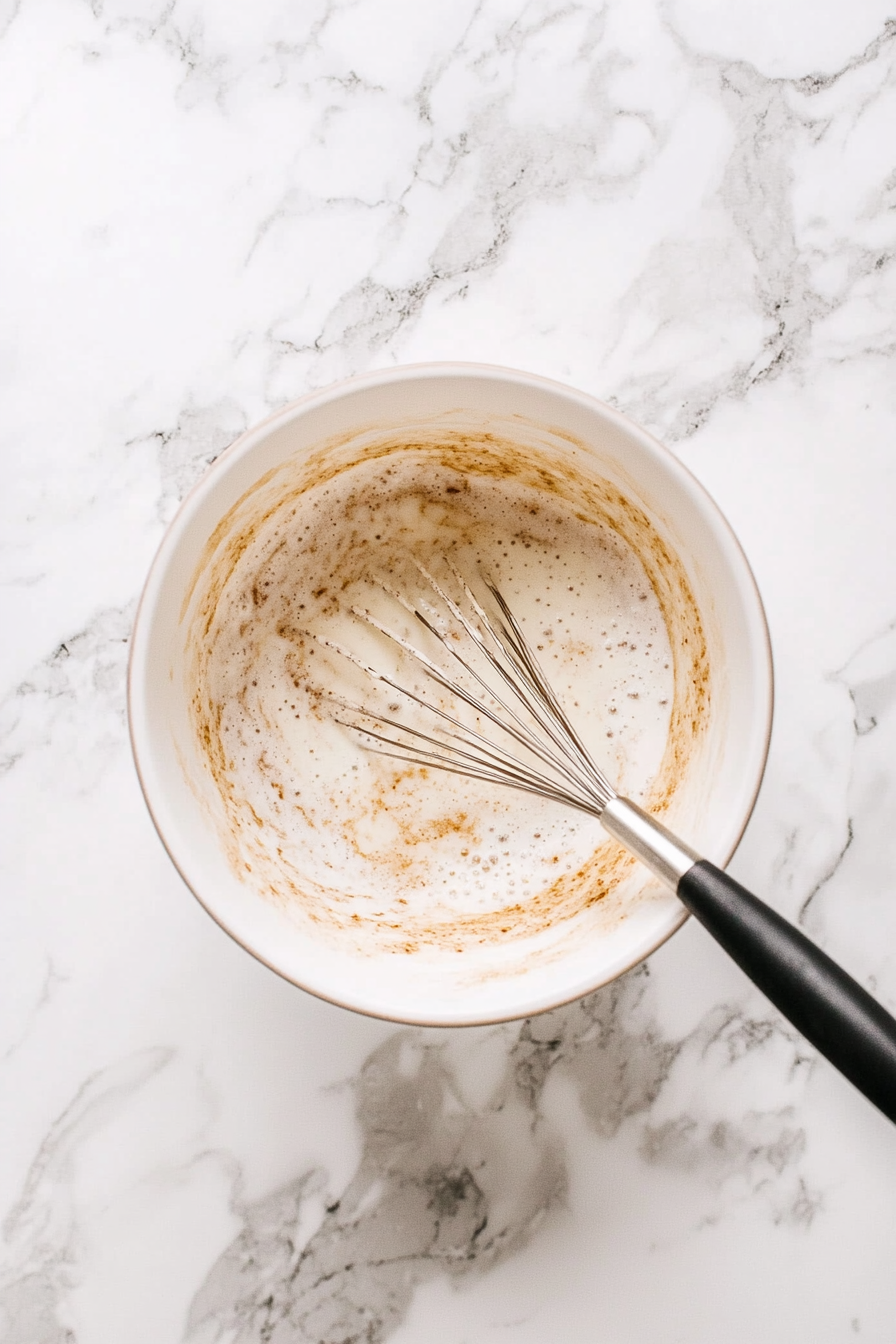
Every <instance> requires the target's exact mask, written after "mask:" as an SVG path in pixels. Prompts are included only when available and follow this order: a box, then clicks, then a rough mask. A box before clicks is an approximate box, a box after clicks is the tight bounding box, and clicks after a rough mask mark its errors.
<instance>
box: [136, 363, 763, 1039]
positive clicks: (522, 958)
mask: <svg viewBox="0 0 896 1344" xmlns="http://www.w3.org/2000/svg"><path fill="white" fill-rule="evenodd" d="M459 429H461V430H464V429H466V430H468V431H469V432H470V433H471V434H476V433H482V432H483V430H487V431H488V432H489V433H491V434H499V435H505V436H510V437H514V436H515V437H516V438H518V439H520V440H526V441H530V442H532V443H533V444H535V445H536V446H538V445H541V446H542V447H543V449H544V451H545V452H548V453H550V454H553V455H554V456H555V457H557V458H558V459H559V458H560V457H563V456H564V455H566V457H567V458H568V459H569V461H570V462H571V463H575V462H578V463H579V464H581V463H582V462H583V461H585V460H587V464H588V466H589V470H592V471H594V472H596V473H597V474H598V475H599V476H600V477H602V478H604V479H605V480H606V481H608V482H610V483H611V484H612V485H613V486H614V487H616V488H618V490H619V491H621V492H622V494H623V495H624V496H625V497H626V498H627V499H629V500H631V501H632V502H633V503H634V504H635V505H636V506H637V508H638V509H639V510H642V511H643V512H644V514H646V515H647V517H648V518H649V519H650V522H651V524H652V526H653V529H654V530H655V533H656V535H657V536H658V537H660V538H661V539H662V543H663V545H664V546H665V547H667V548H668V551H669V554H670V555H672V556H674V557H675V558H676V562H677V563H679V564H680V566H681V568H682V570H683V571H684V573H685V574H686V578H687V583H688V585H689V587H690V591H691V593H692V595H693V600H694V603H695V605H696V608H697V610H698V612H699V617H700V621H701V623H702V630H703V634H704V636H705V641H706V655H707V660H708V665H709V668H710V672H711V686H712V696H711V708H710V709H709V710H708V711H707V715H706V720H707V721H706V722H705V723H704V724H703V725H702V729H703V731H702V732H701V733H700V734H699V737H698V739H697V740H696V741H695V744H694V745H693V747H692V749H691V750H690V753H689V755H688V759H687V762H686V765H685V767H684V768H683V770H682V771H681V777H680V781H679V783H678V786H677V787H676V789H675V791H674V795H673V796H672V797H671V799H670V801H669V807H668V811H667V812H666V814H665V816H664V820H665V822H666V824H667V825H669V826H671V827H672V828H673V829H675V830H677V831H678V833H680V834H681V835H682V838H683V839H685V840H687V841H688V842H689V843H691V844H692V845H694V846H696V847H697V848H698V849H700V850H701V852H703V853H704V854H705V855H706V856H707V857H708V858H710V859H712V860H714V861H716V862H718V863H725V862H727V860H728V858H729V857H730V855H731V853H732V852H733V849H734V847H735V846H736V844H737V842H738V840H739V838H740V835H741V833H742V831H743V828H744V826H745V825H746V822H747V820H748V818H749V815H750V812H751V809H752V806H753V802H754V800H755V796H756V793H757V790H758V787H759V783H760V780H761V777H762V771H763V768H764V764H765V757H766V752H767V747H768V737H769V731H770V722H771V691H772V686H771V664H770V656H769V646H768V636H767V630H766V625H765V619H764V615H763V611H762V606H761V602H760V599H759V596H758V593H757V591H756V588H755V584H754V582H753V579H752V575H751V573H750V570H749V567H748V565H747V563H746V560H745V559H744V556H743V554H742V552H741V550H740V548H739V546H738V544H737V542H736V540H735V538H734V536H733V534H732V533H731V531H730V528H729V527H728V525H727V523H726V522H725V520H724V518H723V517H722V516H721V514H720V513H719V511H718V509H717V508H716V507H715V505H714V504H713V503H712V501H711V500H710V499H709V497H708V496H707V495H706V493H705V492H704V491H703V489H702V488H701V487H700V486H699V485H698V484H697V482H695V481H694V479H693V478H692V477H691V476H690V475H689V473H688V472H687V471H686V470H685V469H684V468H683V467H682V466H681V465H680V464H679V463H678V462H677V461H676V459H675V458H673V457H672V455H671V454H670V453H668V452H667V451H666V450H665V449H664V448H662V447H661V446H660V445H659V444H658V443H656V442H655V441H654V440H653V439H652V438H651V437H650V436H649V435H647V434H646V433H645V432H644V431H642V430H640V429H638V428H637V427H636V426H634V425H633V424H631V423H630V422H628V421H627V420H626V419H625V418H624V417H622V416H620V415H618V414H617V413H615V412H614V411H612V410H610V409H609V408H607V407H605V406H603V405H601V404H600V403H598V402H596V401H594V400H592V399H591V398H588V397H586V396H584V395H581V394H578V393H576V392H573V391H571V390H569V389H567V388H564V387H562V386H559V385H557V384H553V383H550V382H547V381H546V380H541V379H538V378H534V377H531V376H529V375H525V374H515V373H512V372H510V371H504V370H495V369H488V368H482V367H479V366H456V365H454V366H452V365H446V366H420V367H419V368H410V369H399V370H392V371H388V372H383V373H379V374H374V375H370V376H368V377H365V378H361V379H357V380H354V381H352V382H350V383H348V384H343V385H341V386H338V387H336V388H331V389H327V390H326V391H324V392H321V393H318V394H314V395H312V396H311V397H309V398H306V399H305V400H304V401H302V402H299V403H296V404H295V405H293V406H290V407H287V408H285V409H284V410H283V411H281V412H279V413H278V414H277V415H275V416H274V417H272V418H271V419H270V420H269V421H267V422H266V423H265V424H263V425H261V426H259V427H258V428H256V429H254V430H252V431H250V432H249V433H247V434H246V435H244V436H243V437H242V438H241V439H240V440H238V441H237V443H235V444H234V445H233V446H232V447H231V448H230V449H229V450H228V451H227V452H226V453H225V454H223V455H222V457H221V458H219V459H218V461H217V462H216V463H215V464H214V466H213V467H212V468H211V469H210V470H209V472H208V473H207V474H206V476H205V477H204V478H203V480H202V481H201V482H200V483H199V484H198V486H197V487H196V488H195V489H194V491H193V492H192V494H191V495H190V496H189V497H188V499H187V500H186V501H185V503H184V505H183V507H182V509H181V511H180V512H179V514H178V515H177V517H176V519H175V520H174V522H173V524H172V526H171V528H170V529H169V531H168V533H167V534H166V536H165V538H164V540H163V543H162V546H161V548H160V550H159V553H158V556H157V558H156V560H155V562H154V565H153V567H152V570H151V573H150V576H149V579H148V581H147V585H146V589H145V592H144V596H143V600H142V602H141V606H140V611H139V613H138V619H137V623H136V628H135V632H134V639H133V644H132V655H131V669H130V688H129V703H130V720H131V733H132V740H133V746H134V752H135V759H136V761H137V766H138V770H139V773H140V778H141V782H142V785H143V789H144V792H145V795H146V799H147V802H148V805H149V808H150V811H151V813H152V816H153V819H154V821H155V824H156V826H157V828H158V831H159V834H160V835H161V837H162V840H163V842H164V843H165V845H166V847H167V849H168V851H169V853H170V855H171V857H172V859H173V860H174V862H175V864H176V865H177V867H178V869H179V871H180V873H181V875H182V876H183V878H184V880H185V881H186V882H187V884H188V885H189V887H190V888H191V889H192V891H193V892H194V893H195V895H196V896H197V897H198V898H199V900H200V901H201V902H202V904H203V905H204V906H205V907H206V909H207V910H208V911H209V913H210V914H211V915H212V916H213V917H214V918H215V919H216V920H217V921H218V922H219V923H220V924H221V925H222V926H223V927H224V928H225V929H226V930H227V931H228V932H229V933H230V934H231V935H232V936H233V937H234V938H235V939H237V940H238V941H239V942H240V943H241V944H242V945H243V946H245V947H246V948H247V949H248V950H249V951H251V952H252V953H253V954H254V955H255V956H257V957H259V958H260V959H261V960H262V961H263V962H265V963H266V964H267V965H269V966H270V967H272V968H273V969H274V970H276V971H278V972H279V973H280V974H282V975H283V976H285V977H286V978H287V979H289V980H291V981H293V982H294V983H295V984H297V985H300V986H302V987H303V988H305V989H308V990H310V991H312V992H313V993H316V994H319V995H321V996H322V997H324V998H328V999H331V1000H333V1001H334V1002H338V1003H341V1004H343V1005H345V1006H348V1007H351V1008H354V1009H358V1010H360V1011H363V1012H367V1013H372V1014H375V1015H378V1016H383V1017H388V1018H392V1019H396V1020H401V1021H409V1022H423V1023H431V1024H444V1025H452V1024H463V1023H474V1022H486V1021H497V1020H501V1019H505V1018H513V1017H520V1016H524V1015H528V1014H530V1013H533V1012H538V1011H541V1010H543V1009H545V1008H549V1007H552V1006H554V1005H556V1004H559V1003H562V1002H565V1001H568V1000H570V999H572V998H575V997H577V996H579V995H581V994H584V993H586V992H588V991H589V990H591V989H593V988H596V987H597V986H599V985H601V984H603V983H606V982H607V981H608V980H610V979H612V978H613V977H615V976H616V975H618V974H620V973H621V972H622V971H624V970H626V969H628V968H629V967H631V966H632V965H634V964H635V963H636V962H637V961H639V960H640V959H642V958H643V957H644V956H646V955H647V954H648V953H650V952H651V951H652V950H654V949H655V948H656V947H657V946H658V945H659V944H660V943H661V942H662V941H663V940H664V939H665V938H666V937H668V936H669V934H670V933H672V932H673V931H674V930H675V929H676V928H677V927H678V926H679V924H680V923H681V922H682V920H683V918H684V913H683V909H682V907H681V905H680V903H679V902H678V900H677V898H676V897H675V896H674V895H672V894H671V893H666V892H663V891H661V890H660V889H659V888H658V887H657V885H656V884H655V883H653V882H652V881H651V880H650V879H649V877H648V876H647V875H646V873H644V872H642V871H641V870H638V871H637V874H636V875H635V876H633V877H630V878H629V879H628V880H627V882H626V883H623V885H622V886H621V887H620V889H619V890H618V892H617V893H616V895H615V897H614V898H613V899H612V900H607V901H605V902H599V903H597V905H596V906H592V907H590V909H589V910H588V911H586V912H583V913H582V915H581V916H579V917H577V919H576V920H575V921H572V922H571V924H570V926H569V927H563V928H557V929H553V930H551V931H549V932H548V933H546V934H542V935H539V937H538V938H537V939H530V940H528V942H527V940H525V939H523V940H521V939H514V940H511V942H509V943H508V944H507V945H506V946H490V947H488V948H486V949H484V950H483V951H482V953H481V954H480V953H475V952H474V953H472V954H467V955H464V956H462V957H457V956H456V955H455V956H450V955H445V954H435V953H433V954H432V955H422V956H420V955H417V956H414V955H410V956H408V955H405V956H400V955H396V954H394V953H389V954H376V955H364V956H359V955H358V954H357V952H356V951H355V950H353V949H352V948H351V947H348V946H342V945H341V944H340V942H339V940H338V939H333V938H330V937H324V936H317V934H316V932H315V929H314V928H313V926H310V925H309V924H308V922H307V920H304V919H303V918H302V917H301V913H300V912H297V911H296V910H294V909H293V910H291V909H290V908H289V906H288V904H287V905H286V906H284V904H283V903H282V902H276V901H272V900H269V899H266V898H265V896H264V895H263V894H260V893H259V891H258V890H257V889H256V887H255V886H254V885H253V879H252V877H251V875H247V874H245V873H243V874H242V876H240V875H239V865H238V864H236V863H234V862H233V861H232V859H231V858H229V857H228V845H227V843H226V842H225V835H224V832H225V830H226V826H227V824H228V823H227V820H226V817H225V815H224V813H223V812H222V807H221V799H220V795H219V793H218V791H217V789H216V786H215V784H214V782H213V780H212V779H211V776H210V774H209V771H208V768H207V765H206V761H205V758H204V756H203V753H202V752H201V751H200V750H199V749H198V744H197V740H196V730H195V723H194V720H193V719H192V718H191V713H190V697H191V685H190V668H191V666H192V662H191V655H192V652H193V650H192V647H191V643H192V641H193V639H194V638H195V634H194V633H193V632H194V631H195V625H194V622H195V616H196V609H197V602H199V601H200V600H201V598H202V594H203V591H204V589H203V584H204V579H205V576H206V575H207V573H208V571H209V566H210V565H211V564H212V562H213V561H214V560H215V558H216V557H218V558H220V556H221V555H222V554H224V553H225V552H226V549H227V547H228V545H229V544H232V542H233V538H234V535H235V534H236V532H237V531H238V528H239V526H240V518H241V516H242V515H241V510H243V511H244V510H245V508H246V501H247V500H249V501H253V500H254V501H256V502H257V500H258V499H259V498H261V497H262V496H263V494H264V491H265V490H268V491H274V492H276V490H277V489H279V488H280V484H279V483H280V482H281V481H282V480H283V479H284V473H289V472H292V471H294V470H295V469H297V468H299V467H302V468H303V469H304V467H303V464H304V465H305V466H307V464H308V463H309V462H312V461H314V460H320V458H321V455H322V453H323V454H324V455H325V456H326V455H329V458H330V459H335V458H338V457H339V454H340V453H342V454H345V455H347V456H346V460H348V458H350V457H351V455H352V453H354V452H356V450H357V446H358V444H359V443H369V442H373V441H375V440H378V439H379V440H382V439H383V436H392V437H393V438H394V439H396V441H397V440H398V439H400V438H401V436H402V435H404V436H409V437H413V436H414V435H417V436H419V435H421V434H423V433H427V434H433V433H435V434H438V433H440V432H443V431H444V432H445V433H449V432H450V433H455V434H456V433H457V432H458V430H459ZM206 596H207V594H206Z"/></svg>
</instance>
